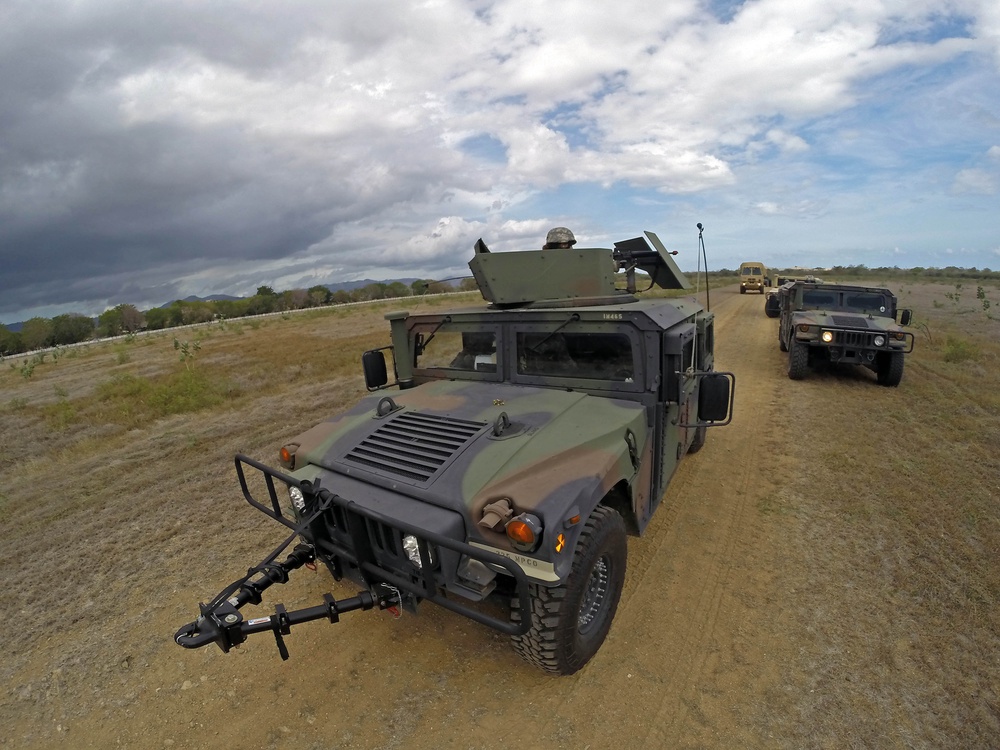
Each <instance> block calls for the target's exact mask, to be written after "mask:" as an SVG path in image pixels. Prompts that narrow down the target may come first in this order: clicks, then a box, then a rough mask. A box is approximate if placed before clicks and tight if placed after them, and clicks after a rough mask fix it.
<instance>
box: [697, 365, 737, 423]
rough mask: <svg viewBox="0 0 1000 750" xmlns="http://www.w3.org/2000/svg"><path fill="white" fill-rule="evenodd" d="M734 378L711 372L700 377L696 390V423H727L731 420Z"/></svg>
mask: <svg viewBox="0 0 1000 750" xmlns="http://www.w3.org/2000/svg"><path fill="white" fill-rule="evenodd" d="M735 386H736V377H735V376H734V375H732V374H731V373H721V372H712V373H707V374H705V375H703V376H702V377H701V383H700V385H699V388H698V421H699V422H722V423H727V424H728V422H729V420H731V419H732V399H731V396H732V392H733V390H734V388H735Z"/></svg>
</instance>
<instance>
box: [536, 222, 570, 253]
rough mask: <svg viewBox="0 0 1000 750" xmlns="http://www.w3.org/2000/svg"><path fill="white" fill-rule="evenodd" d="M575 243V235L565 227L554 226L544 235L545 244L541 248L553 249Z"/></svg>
mask: <svg viewBox="0 0 1000 750" xmlns="http://www.w3.org/2000/svg"><path fill="white" fill-rule="evenodd" d="M575 244H576V237H574V236H573V233H572V232H571V231H570V230H569V229H567V228H566V227H555V228H553V229H550V230H549V233H548V234H547V235H545V244H544V245H542V250H554V249H556V248H568V247H573V245H575Z"/></svg>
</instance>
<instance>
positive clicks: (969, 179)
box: [951, 169, 997, 195]
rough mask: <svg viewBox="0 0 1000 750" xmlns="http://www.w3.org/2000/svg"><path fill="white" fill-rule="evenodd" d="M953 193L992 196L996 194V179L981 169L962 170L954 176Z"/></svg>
mask: <svg viewBox="0 0 1000 750" xmlns="http://www.w3.org/2000/svg"><path fill="white" fill-rule="evenodd" d="M951 190H952V192H953V193H959V194H962V193H979V194H981V195H994V194H996V192H997V178H996V176H995V175H993V174H990V173H989V172H987V171H985V170H983V169H963V170H961V171H960V172H959V173H958V174H957V175H955V181H954V182H953V183H952V186H951Z"/></svg>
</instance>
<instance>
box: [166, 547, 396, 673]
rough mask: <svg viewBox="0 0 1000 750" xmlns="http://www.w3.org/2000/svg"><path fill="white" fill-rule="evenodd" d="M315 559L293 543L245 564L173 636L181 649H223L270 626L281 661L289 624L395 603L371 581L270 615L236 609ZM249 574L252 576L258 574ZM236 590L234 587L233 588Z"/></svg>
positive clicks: (335, 618)
mask: <svg viewBox="0 0 1000 750" xmlns="http://www.w3.org/2000/svg"><path fill="white" fill-rule="evenodd" d="M315 559H316V554H315V552H314V551H313V548H312V547H310V546H309V545H306V544H299V545H297V546H296V547H295V549H294V550H292V552H291V554H289V556H288V557H287V558H286V559H285V560H284V561H283V562H266V563H264V564H262V565H260V566H258V567H257V568H256V569H251V570H250V572H249V573H248V574H247V576H246V577H244V578H243V579H241V580H240V581H237V582H236V583H234V584H232V585H231V586H229V587H228V588H227V589H225V590H224V591H223V592H222V593H221V594H219V596H217V597H215V599H213V600H212V601H211V602H210V603H208V604H199V605H198V606H199V609H200V610H201V615H200V616H199V617H198V619H197V620H195V621H193V622H189V623H187V624H186V625H183V626H181V628H179V629H178V631H177V632H176V633H174V641H175V642H176V643H177V644H178V645H180V646H183V647H184V648H201V647H202V646H207V645H208V644H210V643H214V644H216V645H217V646H218V647H219V648H220V649H222V651H223V652H224V653H229V649H231V648H233V647H234V646H238V645H239V644H241V643H243V642H244V641H245V640H246V639H247V636H249V635H252V634H253V633H264V632H267V631H270V632H271V633H273V634H274V640H275V643H276V644H277V646H278V653H279V654H281V658H282V660H285V659H288V649H287V647H286V646H285V639H284V636H286V635H288V634H289V632H291V628H292V626H293V625H299V624H301V623H304V622H311V621H313V620H321V619H324V618H325V619H327V620H329V621H330V622H331V623H334V622H339V621H340V615H342V614H344V613H346V612H353V611H355V610H359V609H360V610H369V609H373V608H375V607H378V608H379V609H389V608H390V607H396V606H398V605H399V604H400V603H401V598H400V594H399V591H398V590H396V589H395V588H394V587H392V586H389V585H386V584H383V583H376V584H374V585H373V587H372V589H371V590H370V591H359V592H358V595H357V596H353V597H351V598H349V599H341V600H339V601H338V600H337V599H334V598H333V595H332V594H324V595H323V604H319V605H317V606H315V607H306V608H304V609H296V610H292V611H291V612H289V611H288V610H287V609H285V606H284V605H283V604H278V605H277V606H276V607H275V611H274V614H273V615H270V616H268V617H258V618H254V619H250V620H246V619H244V618H243V615H242V614H241V613H240V611H239V610H240V608H241V607H243V606H244V605H246V604H260V602H261V593H262V592H263V591H264V590H265V589H268V588H270V587H271V586H273V585H274V584H276V583H287V582H288V574H289V573H290V572H291V571H293V570H296V569H297V568H301V567H302V566H303V565H307V564H310V563H312V562H313V561H314V560H315ZM258 574H259V577H258V578H255V579H252V580H251V578H252V576H254V575H258ZM237 588H238V589H239V590H238V591H236V589H237Z"/></svg>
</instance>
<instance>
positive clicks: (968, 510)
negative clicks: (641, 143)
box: [0, 279, 1000, 750]
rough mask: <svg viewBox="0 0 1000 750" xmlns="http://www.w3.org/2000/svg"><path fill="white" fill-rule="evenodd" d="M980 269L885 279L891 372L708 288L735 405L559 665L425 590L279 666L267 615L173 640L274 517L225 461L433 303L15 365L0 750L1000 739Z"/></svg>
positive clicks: (303, 635)
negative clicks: (829, 359)
mask: <svg viewBox="0 0 1000 750" xmlns="http://www.w3.org/2000/svg"><path fill="white" fill-rule="evenodd" d="M879 281H883V280H879V279H871V282H873V283H877V282H879ZM964 284H965V285H964V287H962V288H958V289H957V288H956V286H955V285H954V284H910V283H907V284H905V285H902V286H900V285H899V284H893V283H888V285H889V286H890V288H894V290H895V291H896V292H897V293H898V294H899V296H900V301H901V304H902V305H903V306H905V307H911V308H913V310H914V313H915V323H914V325H913V327H912V328H913V330H914V331H915V332H916V337H917V340H916V349H915V351H914V352H913V354H912V355H909V357H908V359H907V363H906V371H905V374H904V376H903V381H902V384H901V385H900V386H899V387H898V388H891V389H886V388H881V387H879V386H877V385H876V384H875V378H874V375H873V374H872V373H870V372H867V371H863V370H860V369H850V370H836V371H817V372H811V373H810V374H809V376H808V377H807V378H806V379H805V380H803V381H798V382H793V381H789V380H788V379H787V378H786V377H785V374H784V362H785V360H784V355H782V354H781V353H780V352H779V350H778V346H777V336H776V328H777V321H775V320H771V319H768V318H766V317H765V316H764V314H763V302H762V300H761V298H760V297H758V296H756V295H745V296H741V295H739V294H737V293H736V289H735V287H726V288H720V289H713V290H712V305H713V309H714V310H715V311H716V315H717V361H718V366H719V367H720V369H727V370H732V371H734V372H735V373H736V374H737V377H738V384H737V396H736V398H737V406H736V413H735V417H734V421H733V424H732V425H730V426H729V427H725V428H719V429H716V430H711V431H710V432H709V437H708V442H707V444H706V446H705V448H704V449H703V450H702V451H701V452H700V453H699V454H697V455H696V456H692V457H691V458H690V459H689V460H686V461H685V462H684V463H683V464H682V466H681V468H680V469H679V471H678V474H677V475H676V477H675V480H674V482H673V483H672V484H671V486H670V488H669V489H668V492H667V496H666V498H665V500H664V503H663V504H662V506H661V508H660V510H658V512H657V516H656V517H655V518H654V520H653V523H652V524H651V525H650V527H649V529H648V531H647V533H646V534H645V535H644V536H643V537H642V538H639V539H630V542H629V571H628V577H627V580H626V590H625V593H624V594H623V598H622V603H621V606H620V609H619V613H618V617H617V618H616V620H615V624H614V626H613V627H612V631H611V635H610V636H609V639H608V641H607V643H606V644H605V646H604V647H603V648H602V650H601V652H600V653H599V654H598V656H597V658H595V660H594V661H593V662H592V663H591V664H590V665H589V666H588V667H587V668H586V669H584V670H583V671H582V672H580V673H579V674H577V675H574V676H572V677H569V678H552V677H548V676H545V675H542V674H540V673H536V672H535V671H534V670H532V669H531V668H530V667H528V666H527V665H525V664H523V663H522V662H520V661H519V660H518V659H517V658H516V656H514V655H513V654H512V652H511V651H510V649H509V648H508V647H507V644H506V642H505V641H504V639H503V637H501V636H499V635H497V634H495V633H493V632H491V631H487V630H485V629H483V628H481V627H479V626H477V625H474V624H473V623H471V622H468V621H465V620H463V619H462V618H459V617H457V616H454V615H452V614H450V613H448V612H445V611H443V610H440V609H438V608H434V607H431V606H425V607H423V608H422V609H421V612H420V614H419V615H418V616H416V617H412V616H405V617H404V618H403V619H401V620H399V621H393V620H391V619H390V618H388V617H386V616H385V615H384V614H383V615H379V614H374V613H356V614H353V615H348V616H345V618H344V620H343V622H341V623H339V624H337V625H333V626H331V625H327V624H323V623H313V624H311V625H304V626H302V627H301V628H299V629H297V630H295V631H293V633H292V635H291V636H289V637H288V638H287V639H286V640H287V643H288V647H289V650H290V651H291V659H290V660H289V661H287V662H282V661H281V660H280V659H279V657H278V654H277V651H276V650H275V648H274V644H273V640H271V639H269V637H268V636H259V637H258V638H259V640H251V641H250V642H248V643H247V644H245V645H244V646H243V647H241V648H240V649H239V650H238V652H235V653H231V654H228V655H223V654H222V653H221V652H219V651H218V650H217V649H214V648H211V649H204V650H201V651H184V650H182V649H180V648H178V647H177V646H176V645H174V644H173V642H172V634H173V632H174V631H175V630H176V628H177V627H179V626H180V625H181V624H183V623H185V622H187V621H189V620H191V619H193V617H194V616H195V615H196V614H197V603H198V601H200V600H202V601H203V600H207V599H208V598H210V597H211V596H213V595H214V594H215V593H216V592H217V591H218V590H219V589H221V588H222V587H223V586H224V585H226V584H227V583H229V582H230V581H231V580H233V579H235V578H237V577H238V576H239V575H240V574H242V573H243V572H244V571H245V570H246V569H247V567H249V566H250V565H253V564H255V563H257V562H258V561H259V560H260V559H261V558H262V557H263V556H264V555H265V554H266V553H267V552H269V551H270V550H271V549H272V548H273V547H274V545H275V544H276V543H277V542H278V541H280V540H281V538H282V536H283V535H282V534H281V531H280V529H279V528H278V527H277V526H275V525H274V524H273V523H272V522H270V521H268V519H266V518H265V517H264V516H262V515H260V514H259V513H257V512H255V511H253V510H252V509H251V508H249V506H247V505H246V504H245V502H244V501H243V500H242V497H241V496H240V493H239V488H238V486H237V484H236V480H235V472H234V470H233V464H232V456H233V454H235V453H237V452H244V453H247V454H250V455H252V456H255V457H257V458H259V459H262V460H265V461H268V462H273V460H274V457H275V455H276V451H277V448H278V447H279V446H280V445H281V443H282V441H283V440H284V439H285V438H288V437H290V436H292V435H294V434H296V433H298V432H300V431H302V430H303V429H306V428H308V427H310V426H312V424H314V423H315V422H317V421H319V420H320V419H321V418H323V417H325V416H327V415H330V414H332V413H335V412H337V411H339V410H341V409H343V408H344V407H346V406H348V405H350V404H352V403H354V402H355V401H356V400H357V399H358V398H360V396H361V395H362V394H363V392H364V387H363V383H362V381H361V378H360V364H359V355H360V352H361V351H363V350H364V349H366V348H370V347H372V346H380V345H384V344H387V343H388V330H387V326H386V325H385V323H384V321H383V318H382V316H383V315H384V313H385V312H386V311H388V310H391V309H398V308H400V307H404V306H405V307H409V308H410V309H424V308H427V307H429V306H441V305H443V304H445V303H444V302H442V301H441V299H440V298H435V299H432V300H421V301H418V300H409V301H405V302H404V301H400V300H394V301H392V302H389V303H385V304H376V305H363V306H356V307H346V308H331V309H326V310H321V311H312V312H307V313H301V314H296V315H293V316H286V317H280V316H279V317H272V318H268V319H263V320H254V321H242V322H228V323H225V324H213V325H208V326H206V327H203V328H200V329H186V330H183V331H175V332H170V331H168V332H164V333H157V334H153V335H149V336H137V337H134V338H131V339H128V340H121V341H116V342H107V343H103V344H91V345H89V346H87V347H81V348H77V349H67V350H63V351H61V352H58V353H56V354H55V355H53V354H49V355H47V356H46V358H45V359H44V360H42V361H40V362H34V363H32V362H31V361H30V360H28V359H26V358H24V357H21V358H15V359H11V360H7V361H5V362H2V363H0V542H2V544H0V573H2V581H3V583H4V585H3V589H2V592H0V611H3V612H4V613H5V616H6V619H7V627H6V628H5V629H4V634H3V649H2V657H0V659H2V661H0V677H2V684H3V687H2V688H0V723H2V726H3V727H4V731H3V733H2V736H0V746H3V747H16V748H49V747H61V746H65V747H74V748H83V747H95V748H108V747H127V748H155V747H173V748H206V747H211V748H215V747H218V748H232V747H261V748H295V749H296V750H320V749H324V750H325V749H327V748H374V747H379V748H391V747H405V748H410V749H413V748H416V749H417V750H423V749H429V748H438V747H468V748H490V747H503V746H509V744H510V742H511V738H512V736H513V733H514V732H515V729H513V727H518V729H517V731H518V732H519V733H520V740H519V745H520V746H522V747H526V748H534V747H539V748H541V747H544V748H561V747H574V748H577V747H579V748H582V747H592V748H604V747H612V746H620V745H621V744H622V743H627V744H628V745H629V746H634V747H672V748H673V747H677V748H696V747H720V748H729V747H751V748H758V747H759V748H952V747H954V748H990V747H1000V656H998V655H1000V606H998V604H1000V509H998V499H1000V455H998V451H997V446H1000V290H998V289H997V288H996V287H988V286H987V287H985V288H983V290H982V291H983V295H984V298H985V300H986V301H992V302H994V303H996V306H995V307H993V308H991V309H984V308H985V305H984V304H983V302H984V298H983V297H977V295H976V288H975V285H972V286H971V288H970V284H969V282H968V281H966V282H964ZM474 300H475V296H472V295H468V296H465V297H462V298H459V302H460V303H461V304H466V303H472V302H473V301H474ZM454 302H455V299H454V298H452V299H449V300H448V304H453V303H454ZM991 315H992V317H991ZM175 339H176V343H175ZM329 590H332V591H334V593H335V595H336V596H338V597H340V596H350V595H352V594H353V593H354V592H353V590H351V589H345V588H342V587H341V586H340V585H339V584H333V582H332V581H330V580H329V578H328V576H326V575H325V574H324V573H322V572H319V573H316V574H309V573H307V572H305V571H303V572H302V576H301V577H300V578H293V580H292V582H291V583H289V584H288V585H286V586H279V587H275V588H274V589H272V590H271V591H269V592H268V594H269V597H268V598H267V599H266V603H267V604H268V605H269V608H262V609H263V610H264V611H263V612H262V614H266V613H269V612H270V611H273V609H271V608H270V607H273V604H274V603H275V602H277V601H281V602H284V603H285V604H287V605H288V606H289V608H291V607H296V606H310V605H313V604H316V603H319V602H320V601H321V596H322V594H323V593H324V592H326V591H329Z"/></svg>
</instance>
